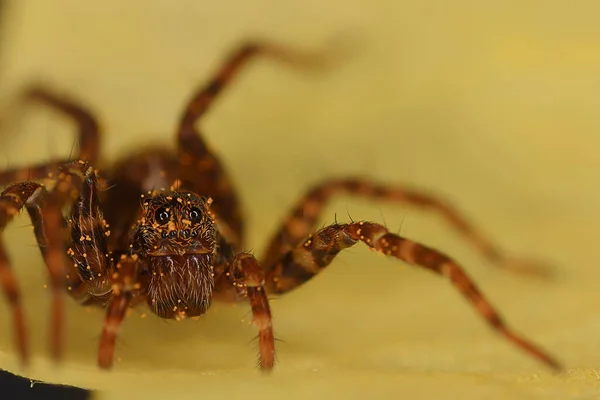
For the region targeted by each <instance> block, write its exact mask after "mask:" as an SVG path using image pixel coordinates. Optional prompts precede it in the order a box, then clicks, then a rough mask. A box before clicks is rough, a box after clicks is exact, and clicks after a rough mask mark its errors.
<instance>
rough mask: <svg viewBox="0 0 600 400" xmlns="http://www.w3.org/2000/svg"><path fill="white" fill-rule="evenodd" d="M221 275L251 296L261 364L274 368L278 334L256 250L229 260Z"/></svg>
mask: <svg viewBox="0 0 600 400" xmlns="http://www.w3.org/2000/svg"><path fill="white" fill-rule="evenodd" d="M219 269H220V268H219V267H217V268H216V270H219ZM221 277H222V278H224V279H227V280H228V281H229V283H230V285H231V284H232V285H233V288H232V290H233V291H234V292H237V293H238V294H241V295H242V296H243V297H247V298H248V301H249V302H250V307H251V308H252V318H253V323H254V325H255V326H256V328H257V329H258V345H259V352H260V358H259V365H260V367H261V369H262V370H263V371H270V370H271V369H273V365H274V363H275V338H274V336H273V324H272V321H271V309H270V307H269V299H268V297H267V293H266V290H265V287H264V284H265V273H264V271H263V269H262V268H261V267H260V265H259V264H258V261H257V260H256V258H254V256H253V255H252V254H250V253H239V254H238V255H236V256H235V258H234V259H233V260H232V261H231V262H230V263H229V269H228V270H227V273H226V274H225V275H222V276H221ZM217 279H218V278H217ZM217 285H218V283H217Z"/></svg>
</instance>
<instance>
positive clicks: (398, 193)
mask: <svg viewBox="0 0 600 400" xmlns="http://www.w3.org/2000/svg"><path fill="white" fill-rule="evenodd" d="M340 195H351V196H357V197H364V198H368V199H375V200H382V201H387V202H393V203H398V204H402V203H404V204H408V205H411V206H416V207H421V208H424V209H427V210H431V211H433V212H437V213H438V214H439V215H440V216H441V217H442V218H443V219H444V220H446V222H448V223H449V224H450V226H452V228H454V229H455V230H456V231H457V232H458V233H460V234H461V235H462V236H463V237H464V238H465V239H466V240H467V241H468V242H469V243H471V244H472V245H473V247H475V248H476V249H477V250H478V251H479V252H480V253H481V254H482V255H484V256H485V257H486V258H487V259H488V260H489V261H490V262H492V263H493V265H497V266H499V267H501V268H503V269H507V270H510V271H513V272H517V273H523V274H529V275H535V276H540V277H548V276H549V275H548V274H549V273H550V270H548V269H547V268H545V266H544V265H541V264H537V263H535V262H530V261H526V260H514V259H511V258H509V257H507V256H506V255H505V253H504V252H503V251H502V250H501V249H499V248H498V247H497V246H496V245H495V244H494V243H493V242H492V241H490V240H489V239H488V237H487V236H486V235H485V234H484V233H483V232H482V231H481V230H479V229H478V228H476V227H475V226H473V225H472V224H471V223H470V222H469V221H468V220H467V219H466V218H465V217H464V215H463V214H462V213H460V212H459V211H458V210H456V209H455V208H454V207H453V206H451V205H450V204H448V203H447V202H445V201H443V200H442V199H440V198H439V197H436V196H433V195H430V194H427V193H425V192H422V191H419V190H416V189H412V188H409V187H405V186H391V185H378V184H376V183H374V182H372V181H370V180H368V179H360V178H349V179H334V180H328V181H325V182H322V183H320V184H319V185H316V186H315V187H313V188H312V189H310V190H309V191H308V193H306V194H305V195H304V196H303V197H302V198H301V199H300V200H299V201H298V202H297V203H296V205H295V206H294V207H293V208H292V210H291V212H290V213H289V214H288V216H287V217H286V219H285V222H284V223H283V225H282V226H281V227H280V228H279V230H278V231H277V232H276V234H275V235H274V236H273V238H272V239H271V241H270V243H269V245H268V247H267V251H266V253H265V256H264V258H263V259H262V260H261V264H262V265H265V266H271V265H272V264H273V263H274V262H275V261H276V260H277V259H278V258H279V257H281V255H282V254H284V253H285V252H287V251H289V250H290V249H292V248H293V247H295V246H296V245H297V244H298V243H300V242H301V241H302V240H303V239H305V238H306V237H307V236H308V235H309V233H310V232H312V231H313V230H314V229H315V225H316V223H317V221H318V218H319V217H320V215H321V213H322V211H323V208H324V207H325V206H326V205H327V203H328V202H329V200H330V199H331V198H332V197H334V196H340Z"/></svg>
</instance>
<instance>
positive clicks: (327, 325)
mask: <svg viewBox="0 0 600 400" xmlns="http://www.w3.org/2000/svg"><path fill="white" fill-rule="evenodd" d="M14 3H16V5H14V6H13V9H12V10H10V13H8V14H7V15H6V17H7V23H8V25H7V27H6V28H7V31H6V32H5V33H4V34H5V36H4V38H5V39H6V40H5V42H4V43H3V51H4V54H3V65H2V69H1V74H0V84H1V85H2V102H3V103H2V104H3V108H2V110H3V118H2V136H3V138H2V140H1V141H0V143H1V145H2V148H1V153H0V156H1V157H2V158H1V159H2V162H3V163H4V162H6V163H9V164H10V165H16V164H26V163H28V162H30V161H36V160H37V161H39V160H42V159H48V158H50V157H52V156H57V155H60V154H68V152H69V151H70V149H71V145H72V140H73V139H72V136H71V135H70V133H71V132H72V129H71V127H70V126H69V125H68V124H65V123H64V122H63V120H61V119H57V118H55V117H54V116H53V115H52V114H50V113H48V112H45V111H44V110H43V109H41V108H33V107H32V108H27V109H26V110H23V109H22V108H19V107H18V106H17V105H16V104H15V98H16V96H17V93H18V90H19V89H20V88H22V86H23V85H24V84H25V83H27V82H31V81H33V80H41V81H43V82H46V83H48V84H50V85H52V86H53V87H56V88H58V89H60V90H65V91H66V92H67V93H70V94H72V95H74V96H77V97H79V98H81V99H82V100H83V101H85V103H86V104H88V105H89V106H91V107H93V108H94V109H95V110H97V112H98V115H99V116H100V117H101V120H102V123H103V128H104V132H105V135H104V142H103V143H104V145H105V147H104V149H103V154H104V156H105V157H106V158H114V157H115V156H116V155H117V154H123V153H126V152H127V151H128V149H130V148H131V147H132V146H135V145H137V144H139V143H140V141H144V143H145V142H147V141H148V140H149V139H152V140H156V141H160V142H161V143H165V144H172V143H173V139H172V137H173V131H174V124H175V121H176V118H177V116H178V113H179V112H180V109H181V106H182V104H183V102H184V101H185V99H187V97H188V96H189V95H190V93H191V89H192V88H193V87H195V86H196V85H197V84H198V83H199V82H202V80H204V79H207V77H208V76H209V74H210V72H211V71H213V70H214V68H215V67H216V65H217V64H218V61H219V60H220V59H222V57H223V56H224V55H225V54H226V52H227V51H228V50H230V49H231V47H232V46H233V45H234V44H235V43H237V42H238V41H240V40H242V39H244V38H246V37H249V36H254V37H265V38H269V39H276V40H278V41H280V42H283V43H290V44H294V45H297V46H301V47H303V48H311V47H319V46H323V45H325V44H326V43H327V42H328V41H331V40H333V39H335V40H334V42H335V43H337V45H338V46H340V47H344V46H345V47H344V48H346V49H347V48H350V50H351V51H350V52H349V53H350V55H349V56H348V57H347V58H346V59H345V61H344V62H343V63H341V64H340V65H339V66H337V67H336V68H335V69H334V70H333V71H330V72H329V73H325V74H321V75H314V74H312V75H308V74H302V73H295V72H294V71H290V70H289V69H286V68H283V67H281V66H278V65H275V64H273V63H270V62H266V61H265V62H262V61H258V62H256V63H255V64H254V65H253V66H252V67H251V68H249V69H248V70H247V72H246V73H244V75H243V77H241V78H240V79H239V82H238V83H237V84H236V85H235V86H234V87H232V88H231V90H228V92H227V94H226V95H225V96H224V97H223V98H222V99H221V101H219V103H218V106H216V107H215V108H214V109H213V111H212V112H211V113H210V115H209V116H208V117H207V118H206V120H205V121H204V123H203V126H204V128H205V129H204V130H205V131H206V135H207V138H208V140H209V141H210V143H211V144H212V145H213V147H214V148H216V149H218V151H219V153H220V154H221V155H222V158H223V159H224V160H225V161H226V162H227V163H228V165H229V168H230V170H231V172H232V175H233V176H234V178H235V180H236V182H237V183H238V185H239V188H240V191H241V193H242V196H243V198H244V201H245V205H246V210H247V214H248V217H249V222H250V229H249V232H248V233H249V238H250V243H249V246H250V247H252V248H254V249H256V251H257V252H258V251H261V249H262V246H263V244H264V242H265V240H266V239H267V237H268V236H269V235H270V234H271V232H272V231H273V230H274V229H275V226H276V224H277V223H278V221H279V219H280V218H281V217H282V216H283V214H284V213H285V210H286V208H287V207H289V206H290V205H291V204H292V202H293V200H294V199H295V198H296V197H297V196H298V195H299V194H300V193H301V192H302V191H303V190H305V189H306V188H307V187H308V186H309V185H310V184H312V183H314V182H316V181H317V180H318V179H320V178H322V177H324V176H335V175H341V174H345V173H352V174H364V175H367V176H370V177H373V178H377V179H379V180H381V181H386V182H398V183H401V182H405V183H411V184H418V185H421V186H422V187H424V188H429V189H431V190H434V191H435V192H436V193H439V194H441V195H443V196H444V197H446V198H447V199H449V200H451V201H452V202H453V203H455V204H456V205H458V206H459V208H460V209H462V210H465V212H467V214H468V215H469V216H470V217H471V219H473V220H474V221H475V222H476V223H477V224H478V225H479V226H481V227H483V228H484V229H485V231H486V232H488V233H490V234H491V235H492V237H494V238H495V239H496V240H497V241H498V242H499V243H500V244H501V245H502V246H504V248H506V249H509V250H511V251H512V252H513V253H515V254H520V255H531V256H536V257H539V258H543V259H547V260H549V261H550V262H552V263H555V264H556V265H557V266H558V268H559V271H560V274H561V275H560V278H559V280H558V281H557V282H554V283H543V282H535V281H530V280H526V279H521V278H518V277H515V276H511V275H509V274H503V273H501V272H499V271H497V270H494V269H493V268H492V267H491V266H489V265H488V264H486V263H485V262H483V260H482V259H481V258H480V257H479V256H478V255H477V254H475V253H474V252H473V251H472V250H471V248H470V247H469V246H467V245H465V244H464V242H462V241H461V240H460V238H457V237H456V236H455V235H453V232H452V231H451V230H449V229H447V227H446V226H445V225H444V224H443V223H441V222H440V221H439V220H438V219H437V218H436V217H435V216H431V215H426V214H424V213H421V212H418V211H416V210H413V209H409V208H406V207H388V206H385V205H377V204H369V203H366V202H362V201H355V200H350V199H340V200H338V201H336V202H334V203H333V204H332V205H331V206H330V207H329V208H328V209H327V214H326V215H325V216H324V219H323V222H324V223H325V222H331V221H333V218H334V214H337V216H338V218H339V219H341V220H344V219H345V216H346V210H349V212H350V213H351V215H352V216H353V217H354V218H360V219H373V220H377V221H382V220H383V219H385V222H386V223H387V225H388V226H390V227H391V228H393V229H397V228H398V227H400V225H402V229H401V232H402V234H404V235H407V236H409V237H412V238H415V239H419V240H421V241H424V242H426V243H428V244H431V245H434V246H437V247H439V248H440V249H442V250H444V251H447V252H448V253H449V254H451V255H453V256H454V257H455V258H457V259H458V260H460V261H461V262H462V263H463V264H464V265H465V267H466V269H467V270H468V271H469V272H470V273H471V275H472V276H473V277H474V278H475V279H476V280H477V282H478V283H479V284H480V286H481V288H482V289H483V291H484V292H485V293H486V294H488V296H489V297H490V298H491V299H492V301H493V303H494V304H495V305H497V306H498V308H499V309H500V310H501V311H502V313H503V315H504V316H505V317H506V318H507V320H508V321H509V322H510V323H511V324H512V325H513V326H514V327H515V328H516V329H517V330H518V331H519V332H523V333H526V334H527V335H528V336H529V337H531V338H533V339H534V340H536V341H537V342H539V343H541V344H542V345H543V346H544V347H546V348H547V349H549V350H551V351H552V352H553V353H554V354H556V355H557V356H559V357H560V358H561V360H563V361H564V363H565V365H566V366H567V367H568V370H567V372H566V373H565V374H564V375H562V376H556V377H555V376H551V375H549V374H548V372H547V370H545V369H544V368H543V367H542V366H540V365H538V364H537V363H535V362H532V361H531V360H529V359H528V358H526V357H524V356H523V355H522V354H520V353H519V352H517V351H515V350H514V349H513V348H512V347H510V346H509V345H507V344H506V343H504V342H503V341H502V340H500V338H499V337H497V336H496V335H494V334H493V333H491V332H490V330H489V329H488V328H487V327H486V326H485V325H484V324H483V323H482V321H480V320H479V319H478V318H477V317H476V315H475V314H474V313H473V312H472V310H470V309H469V306H468V305H467V303H466V302H465V301H464V300H463V299H462V298H460V297H459V296H458V295H457V294H456V293H455V291H454V290H453V289H452V288H451V287H450V285H448V284H447V282H444V281H443V280H441V279H439V278H438V277H435V276H432V275H431V274H429V273H426V272H423V271H418V270H414V269H412V268H407V267H405V266H399V263H396V262H394V261H387V260H384V259H382V258H381V257H376V256H375V255H372V254H370V253H369V252H367V251H365V250H364V249H362V248H361V249H358V248H357V249H354V250H352V251H349V252H347V253H345V255H343V256H342V257H341V258H340V261H338V262H336V263H335V264H334V265H333V266H332V267H331V268H330V269H329V270H328V271H327V273H324V274H323V275H322V276H321V277H319V278H318V279H316V280H314V281H313V282H311V283H310V284H308V285H306V287H305V288H304V289H302V290H300V291H298V292H295V293H293V294H290V295H289V296H287V297H285V298H282V299H279V300H277V301H276V302H274V303H273V309H274V315H275V324H276V329H277V334H278V336H279V337H280V338H281V339H283V340H284V342H283V343H280V344H279V347H278V349H279V364H278V366H277V370H276V371H275V373H274V374H273V375H272V376H270V377H262V376H260V375H259V374H258V373H257V371H256V370H255V369H254V361H255V353H254V351H255V346H254V344H252V343H249V341H250V340H251V339H252V338H253V336H254V332H253V330H252V327H251V326H248V325H247V322H248V320H249V318H248V315H247V311H248V310H247V308H246V307H245V306H238V307H228V306H217V307H215V309H213V310H211V312H210V313H209V314H208V315H206V317H205V318H203V319H202V320H200V321H198V322H186V323H164V322H163V321H157V320H156V319H154V318H151V317H149V318H145V319H141V318H139V316H140V313H141V311H140V312H137V313H135V314H134V315H132V316H131V317H130V318H129V319H128V320H127V322H126V324H125V327H124V331H123V333H122V335H121V339H120V344H119V347H118V350H117V351H118V356H119V357H120V358H121V359H122V361H120V362H119V363H118V364H117V366H116V369H115V370H114V371H113V372H111V373H108V374H99V373H98V372H97V370H96V368H95V350H96V346H97V338H98V335H99V332H100V327H101V323H102V315H101V313H99V312H95V311H88V312H86V311H85V310H81V309H80V308H77V307H74V306H73V307H70V308H69V314H68V315H69V331H68V335H69V337H68V344H69V346H68V351H69V352H68V356H67V357H68V361H67V362H66V363H65V365H64V366H63V368H61V369H60V370H56V369H55V368H54V367H52V366H51V365H50V364H48V362H47V361H46V360H45V354H47V352H46V346H45V345H46V330H47V329H46V326H47V325H46V310H47V308H48V301H47V299H48V298H47V293H46V292H45V291H44V290H43V289H42V287H43V283H44V269H43V266H42V265H41V262H40V259H39V257H38V255H37V249H35V248H34V247H32V244H33V243H34V240H33V235H32V234H31V232H30V231H29V230H28V229H27V228H21V227H22V226H23V225H26V224H27V221H26V219H25V218H20V219H19V220H18V221H17V222H15V224H14V225H15V227H14V228H12V229H10V230H9V235H10V238H8V239H7V242H8V248H9V249H11V254H12V259H13V261H14V264H15V270H16V271H17V272H18V275H19V279H20V282H21V283H22V286H23V290H24V293H25V296H26V297H25V304H26V306H27V310H28V317H29V321H30V324H31V326H32V340H33V344H34V351H35V355H36V358H35V360H34V361H35V362H34V364H33V366H32V368H31V369H30V371H29V372H28V374H29V375H31V376H33V377H36V378H39V379H47V380H53V381H60V382H68V383H71V384H77V385H83V386H87V387H93V388H98V389H102V390H103V392H104V393H105V395H106V398H129V396H130V395H131V393H132V391H137V392H138V394H139V395H140V396H139V397H141V396H142V395H143V396H144V397H145V398H159V396H160V397H167V396H168V397H172V398H198V397H201V396H202V397H206V396H210V395H218V396H219V397H218V398H221V397H225V396H228V397H229V398H241V397H246V398H247V396H252V397H258V396H260V397H262V398H264V399H268V398H271V397H273V398H275V397H277V398H282V397H283V396H285V398H306V397H307V395H308V394H317V395H320V397H321V398H325V396H327V397H330V396H332V395H333V394H334V393H335V394H339V395H342V397H343V398H365V396H366V395H367V394H369V395H372V396H373V398H377V397H379V398H391V397H396V396H392V395H399V394H401V395H403V396H404V398H442V397H443V398H460V399H469V398H482V397H483V396H485V397H486V398H487V399H488V400H492V399H496V398H498V399H506V398H511V399H528V398H544V399H548V398H556V399H568V398H573V399H575V398H595V396H597V393H598V392H599V391H600V387H599V386H600V385H599V383H598V382H599V381H598V370H597V369H596V368H597V367H598V366H600V339H599V338H600V312H598V310H597V304H598V301H599V300H600V296H599V295H598V287H599V285H600V283H599V279H598V278H600V268H599V261H598V260H597V259H596V257H595V253H596V252H595V249H596V248H597V240H598V238H599V228H598V223H599V222H600V215H599V213H598V204H600V190H598V182H600V179H599V178H600V159H599V157H598V145H599V143H600V140H599V137H600V136H599V132H600V112H599V110H600V101H599V100H600V96H599V95H598V93H599V90H598V89H599V76H600V74H599V73H598V71H600V53H599V51H598V48H600V26H599V25H598V24H597V15H598V12H599V11H600V5H599V4H598V3H597V2H594V1H587V2H584V1H579V2H573V3H570V4H569V5H566V3H564V2H560V1H544V2H534V1H530V2H522V3H523V4H518V5H517V3H514V4H509V3H508V2H471V1H466V0H461V1H455V2H452V6H450V5H449V4H450V3H449V2H444V1H432V0H429V1H422V2H409V1H397V0H385V1H379V2H367V1H364V2H360V1H338V0H336V1H329V2H322V1H318V0H309V1H303V2H287V1H274V0H263V1H245V2H242V1H238V2H229V1H220V2H216V3H214V2H198V1H192V0H187V1H183V0H180V1H177V2H173V1H167V0H163V1H159V0H153V1H150V0H145V1H128V2H123V1H118V0H110V1H104V2H94V6H93V7H92V6H90V5H89V3H88V2H81V1H77V0H55V1H53V2H47V1H43V0H37V1H35V0H30V1H20V2H14ZM563 4H564V5H563ZM340 37H341V38H342V39H343V40H339V38H340ZM336 38H337V39H336ZM336 40H337V41H336ZM70 129H71V130H70ZM0 317H1V318H0V321H1V323H0V326H2V327H4V328H3V329H1V330H0V350H1V351H2V352H1V353H0V362H1V364H0V365H2V367H4V368H7V369H10V370H13V371H19V370H18V369H17V368H16V363H15V359H14V357H13V355H12V347H11V343H10V336H9V321H8V317H7V313H6V311H5V309H2V311H1V314H0ZM240 320H244V323H241V322H240Z"/></svg>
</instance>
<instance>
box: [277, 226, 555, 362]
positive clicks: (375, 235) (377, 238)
mask: <svg viewBox="0 0 600 400" xmlns="http://www.w3.org/2000/svg"><path fill="white" fill-rule="evenodd" d="M359 241H362V242H364V243H365V244H366V245H367V246H369V247H371V248H372V249H374V250H376V251H378V252H380V253H383V254H385V255H388V256H392V257H395V258H398V259H400V260H402V261H405V262H407V263H409V264H412V265H414V266H417V267H422V268H425V269H428V270H430V271H433V272H434V273H436V274H439V275H441V276H443V277H446V278H448V279H449V280H450V281H451V282H452V284H453V285H454V286H455V287H456V289H458V290H459V291H460V292H461V293H462V294H463V296H465V297H466V298H467V300H468V301H470V302H471V304H472V305H473V306H474V307H475V309H476V310H477V311H478V312H479V314H481V316H482V317H483V318H484V319H485V320H486V321H487V322H488V324H490V326H491V327H492V328H493V329H495V330H496V331H498V332H499V333H501V334H502V335H503V336H504V337H505V338H506V339H507V340H509V341H510V342H512V343H513V344H515V345H516V346H518V347H519V348H521V349H522V350H524V351H525V352H527V353H528V354H529V355H531V356H533V357H535V358H536V359H538V360H540V361H542V362H544V363H546V364H547V365H549V366H550V367H552V368H556V369H558V368H560V366H559V364H558V362H557V361H555V360H554V359H553V358H552V357H550V356H549V355H548V354H546V353H545V352H544V351H543V350H541V349H540V348H538V347H537V346H536V345H534V344H532V343H531V342H529V341H528V340H526V339H525V338H523V337H521V336H519V335H517V334H516V333H514V332H513V331H512V330H511V329H510V328H509V327H508V326H507V325H506V324H505V323H504V321H503V320H502V318H501V317H500V316H499V314H498V312H497V311H496V310H495V309H494V307H493V306H492V305H491V304H490V302H489V301H488V300H487V299H486V298H485V297H484V296H483V294H482V293H481V292H480V291H479V289H478V288H477V287H476V286H475V283H474V282H473V281H472V280H471V278H470V277H469V276H468V275H467V274H466V273H465V272H464V271H463V269H462V267H461V266H460V265H459V264H457V263H456V262H455V261H454V260H452V259H451V258H450V257H448V256H446V255H445V254H443V253H441V252H439V251H437V250H434V249H432V248H429V247H427V246H425V245H422V244H419V243H416V242H414V241H411V240H409V239H405V238H403V237H400V236H398V235H396V234H393V233H391V232H389V231H388V230H387V228H385V227H384V226H383V225H380V224H376V223H373V222H353V223H350V224H334V225H330V226H328V227H325V228H323V229H320V230H318V231H317V232H316V233H314V234H313V235H311V236H309V238H308V239H306V240H305V241H304V242H303V243H301V244H299V245H298V246H297V247H295V248H294V249H292V250H290V251H289V252H287V253H286V254H285V255H283V256H282V258H281V259H280V260H279V261H278V262H277V263H276V264H275V266H274V268H272V269H271V270H270V271H268V272H267V276H266V288H267V290H268V291H269V292H270V293H285V292H287V291H290V290H292V289H294V288H295V287H297V286H299V285H301V284H302V283H304V282H306V281H308V280H309V279H311V278H312V277H313V276H315V275H316V274H317V273H319V272H320V271H321V270H322V269H324V268H325V267H327V266H328V265H329V264H330V263H331V262H332V261H333V259H334V258H335V256H336V255H337V254H338V253H339V252H340V251H341V250H343V249H346V248H348V247H351V246H353V245H355V244H356V243H358V242H359Z"/></svg>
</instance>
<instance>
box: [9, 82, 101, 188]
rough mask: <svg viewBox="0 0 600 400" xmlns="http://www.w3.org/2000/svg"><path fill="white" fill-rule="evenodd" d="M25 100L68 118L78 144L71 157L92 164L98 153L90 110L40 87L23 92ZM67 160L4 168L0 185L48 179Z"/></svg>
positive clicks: (97, 132) (94, 122)
mask: <svg viewBox="0 0 600 400" xmlns="http://www.w3.org/2000/svg"><path fill="white" fill-rule="evenodd" d="M25 99H26V100H28V101H37V102H40V103H42V104H44V105H46V106H48V107H50V108H51V109H53V110H56V111H57V112H59V113H61V114H63V115H65V116H67V117H69V118H70V119H72V120H73V121H74V122H75V124H76V125H77V142H78V145H79V151H78V154H77V155H76V156H75V157H76V158H78V159H82V160H86V161H89V162H91V163H96V161H97V160H98V156H99V152H100V135H99V127H98V122H97V120H96V118H95V117H94V116H93V115H92V113H91V112H90V111H88V110H86V109H85V108H84V107H82V106H80V105H78V104H77V103H76V102H74V101H72V100H70V99H67V98H63V97H61V96H58V95H56V94H55V93H52V92H51V91H49V90H47V89H44V88H41V87H33V88H31V89H30V90H29V91H27V92H26V93H25ZM69 161H70V160H60V161H57V162H51V163H43V164H37V165H34V166H31V167H26V168H15V169H8V170H6V171H2V172H0V184H7V183H10V182H20V181H25V180H39V179H44V178H46V177H48V176H49V175H50V177H52V174H55V173H56V171H57V168H58V167H59V166H60V165H63V164H66V163H67V162H69Z"/></svg>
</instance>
